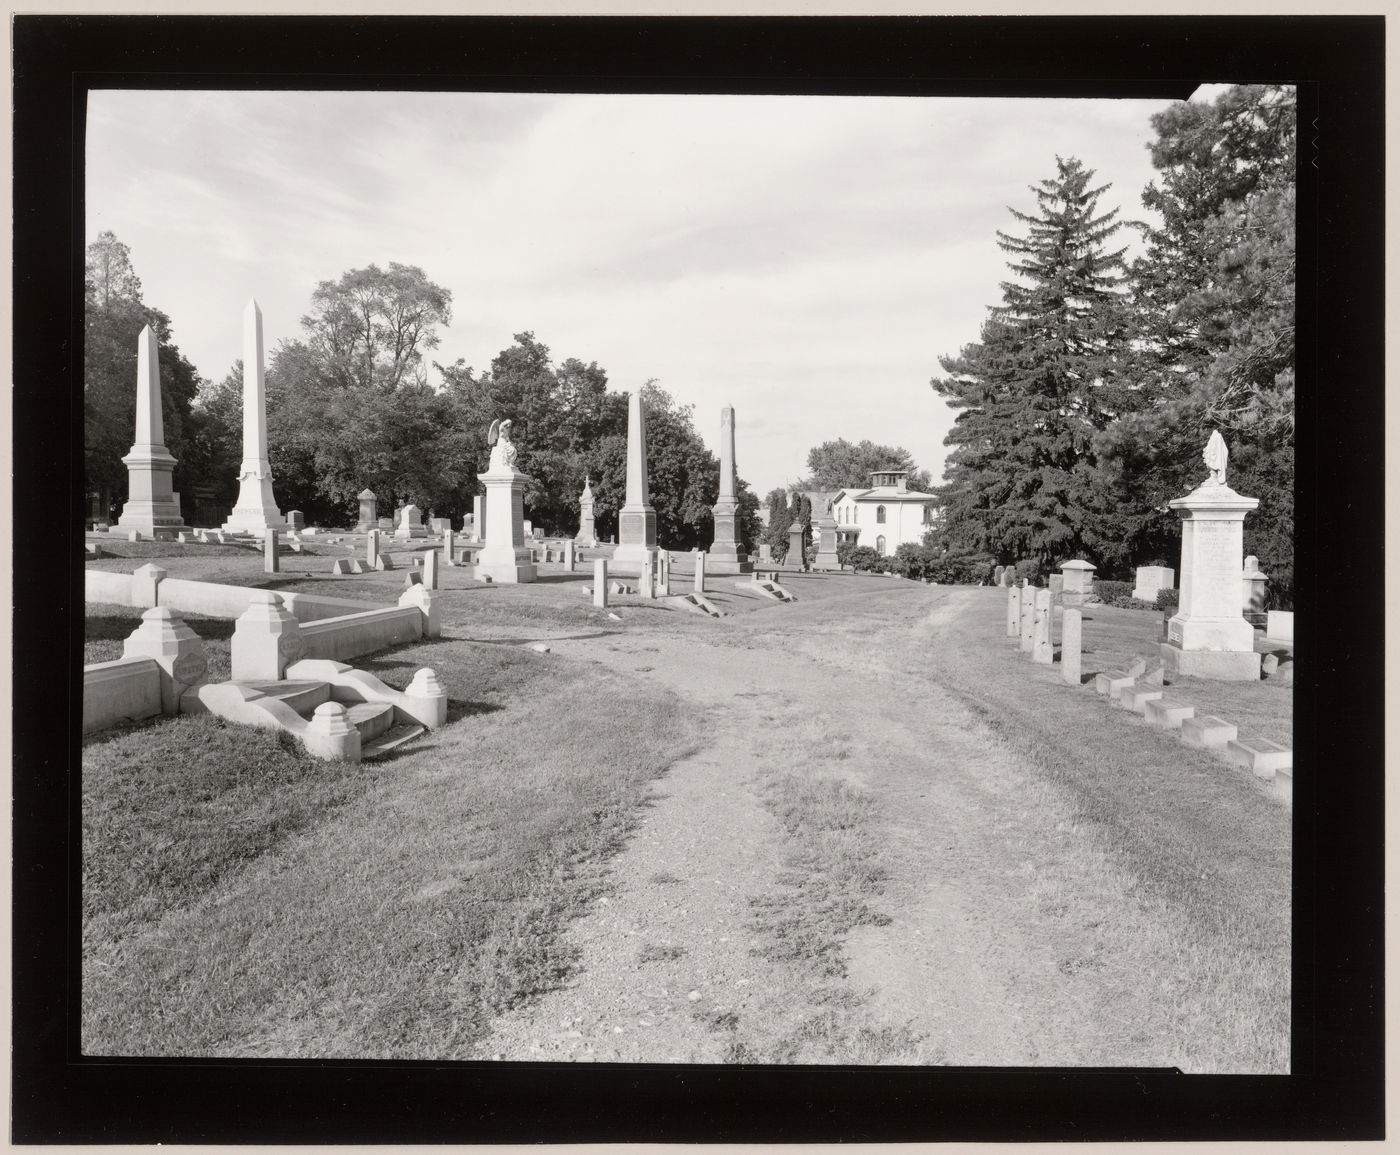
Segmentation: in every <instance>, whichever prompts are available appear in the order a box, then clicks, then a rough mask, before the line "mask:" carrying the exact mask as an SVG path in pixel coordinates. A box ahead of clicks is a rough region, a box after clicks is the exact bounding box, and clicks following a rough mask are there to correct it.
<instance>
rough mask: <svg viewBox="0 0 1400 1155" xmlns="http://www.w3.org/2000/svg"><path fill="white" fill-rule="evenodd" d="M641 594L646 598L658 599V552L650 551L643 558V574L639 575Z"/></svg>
mask: <svg viewBox="0 0 1400 1155" xmlns="http://www.w3.org/2000/svg"><path fill="white" fill-rule="evenodd" d="M638 586H639V592H640V593H641V595H642V597H644V598H654V597H656V551H655V550H648V551H647V553H646V554H645V555H644V556H643V558H642V572H641V573H640V574H639V575H638Z"/></svg>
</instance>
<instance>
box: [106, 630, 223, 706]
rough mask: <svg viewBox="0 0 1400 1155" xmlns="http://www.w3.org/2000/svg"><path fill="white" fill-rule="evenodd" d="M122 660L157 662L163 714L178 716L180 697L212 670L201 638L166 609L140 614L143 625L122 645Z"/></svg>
mask: <svg viewBox="0 0 1400 1155" xmlns="http://www.w3.org/2000/svg"><path fill="white" fill-rule="evenodd" d="M122 657H123V658H154V659H155V660H156V663H157V664H158V665H159V666H160V671H161V672H160V709H161V713H163V714H178V713H179V712H180V695H181V694H183V693H184V692H185V691H186V690H187V689H189V688H190V687H191V686H195V685H198V684H199V683H200V682H202V681H204V676H205V674H206V673H207V672H208V669H209V662H208V659H207V658H206V657H205V656H204V643H203V642H202V641H200V639H199V635H198V634H196V633H195V632H194V631H193V630H192V629H190V627H189V626H187V625H185V623H184V622H183V621H182V620H181V619H180V618H177V617H176V616H175V615H174V614H173V613H171V611H170V610H169V609H167V608H166V607H165V606H156V607H155V608H154V609H149V610H147V611H146V612H145V613H144V614H142V615H141V625H140V626H139V627H137V629H136V631H135V632H134V633H132V635H131V636H130V637H129V638H127V639H126V641H125V642H124V643H123V644H122Z"/></svg>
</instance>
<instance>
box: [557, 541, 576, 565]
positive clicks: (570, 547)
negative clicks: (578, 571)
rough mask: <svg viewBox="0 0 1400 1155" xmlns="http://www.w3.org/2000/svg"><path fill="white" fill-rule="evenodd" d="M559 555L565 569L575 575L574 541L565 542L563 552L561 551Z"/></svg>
mask: <svg viewBox="0 0 1400 1155" xmlns="http://www.w3.org/2000/svg"><path fill="white" fill-rule="evenodd" d="M559 553H560V557H559V560H560V561H561V562H562V563H563V565H564V568H565V569H566V570H568V571H569V573H573V572H574V543H573V542H572V541H565V542H564V548H563V549H562V550H560V551H559Z"/></svg>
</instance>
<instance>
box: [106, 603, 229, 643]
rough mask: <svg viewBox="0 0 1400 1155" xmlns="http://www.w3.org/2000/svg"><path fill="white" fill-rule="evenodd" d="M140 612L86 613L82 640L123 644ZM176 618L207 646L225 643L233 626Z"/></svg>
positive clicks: (187, 616)
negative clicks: (218, 642) (216, 642)
mask: <svg viewBox="0 0 1400 1155" xmlns="http://www.w3.org/2000/svg"><path fill="white" fill-rule="evenodd" d="M144 612H145V611H144V610H143V609H138V608H135V607H133V609H132V610H131V612H130V613H100V614H95V613H92V612H91V610H89V612H88V614H87V616H86V617H85V618H84V622H83V638H84V640H85V641H89V642H122V641H125V640H126V639H127V638H129V637H131V635H132V634H133V633H135V632H136V630H137V629H138V628H139V627H140V625H141V615H142V613H144ZM177 616H178V617H179V618H180V619H181V620H182V621H183V622H184V623H185V624H186V625H187V626H189V627H190V629H192V630H193V631H194V632H195V633H196V634H198V635H199V636H200V637H201V638H203V639H204V640H205V641H207V642H212V641H226V640H227V639H229V638H231V637H233V627H234V624H235V623H234V622H233V621H232V620H231V619H229V618H206V617H200V616H199V615H197V614H179V615H177Z"/></svg>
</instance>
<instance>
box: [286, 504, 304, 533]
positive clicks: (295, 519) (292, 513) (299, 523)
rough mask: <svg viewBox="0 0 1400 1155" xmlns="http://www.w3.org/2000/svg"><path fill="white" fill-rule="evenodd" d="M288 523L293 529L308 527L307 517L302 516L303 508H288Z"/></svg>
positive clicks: (299, 529) (298, 529)
mask: <svg viewBox="0 0 1400 1155" xmlns="http://www.w3.org/2000/svg"><path fill="white" fill-rule="evenodd" d="M287 524H288V525H289V526H291V527H292V529H293V530H296V531H301V530H303V529H305V528H306V518H304V517H303V516H302V513H301V510H299V509H289V510H287Z"/></svg>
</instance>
